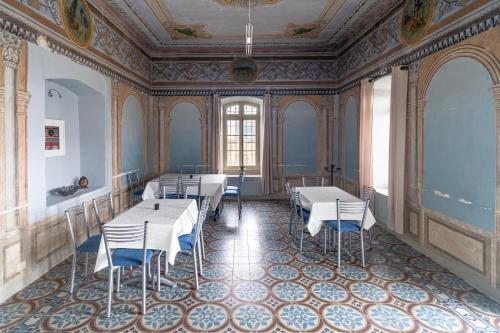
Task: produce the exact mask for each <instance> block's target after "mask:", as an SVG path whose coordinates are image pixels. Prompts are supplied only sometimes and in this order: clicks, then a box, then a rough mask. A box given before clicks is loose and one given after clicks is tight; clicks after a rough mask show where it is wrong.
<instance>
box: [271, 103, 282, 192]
mask: <svg viewBox="0 0 500 333" xmlns="http://www.w3.org/2000/svg"><path fill="white" fill-rule="evenodd" d="M279 111H280V96H279V95H271V115H272V122H273V127H272V129H273V130H272V134H271V135H272V140H271V142H272V145H273V146H272V147H271V148H272V151H273V159H272V166H273V168H274V171H275V174H276V176H274V175H273V192H274V193H279V192H281V191H282V189H281V188H280V184H281V183H282V180H281V176H282V175H283V168H282V167H281V166H279V164H280V162H279V158H278V156H279V155H278V154H279V150H278V146H279V142H278V136H279V133H280V130H279V127H280V126H283V124H282V123H280V122H279V120H278V114H279ZM281 164H283V163H281ZM274 179H277V180H278V181H274Z"/></svg>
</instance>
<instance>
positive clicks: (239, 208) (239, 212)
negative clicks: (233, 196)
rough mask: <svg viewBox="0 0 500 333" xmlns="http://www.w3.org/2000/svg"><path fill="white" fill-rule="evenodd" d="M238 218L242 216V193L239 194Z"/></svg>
mask: <svg viewBox="0 0 500 333" xmlns="http://www.w3.org/2000/svg"><path fill="white" fill-rule="evenodd" d="M238 218H239V219H240V218H241V202H240V195H239V194H238Z"/></svg>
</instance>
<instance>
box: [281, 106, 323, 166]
mask: <svg viewBox="0 0 500 333" xmlns="http://www.w3.org/2000/svg"><path fill="white" fill-rule="evenodd" d="M283 164H284V165H285V166H284V167H283V170H284V173H285V175H291V174H316V173H317V172H318V118H317V114H316V110H315V109H314V107H313V106H312V105H311V104H310V103H309V102H306V101H295V102H292V103H290V104H289V105H288V106H287V107H286V109H285V111H284V118H283Z"/></svg>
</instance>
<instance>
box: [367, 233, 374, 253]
mask: <svg viewBox="0 0 500 333" xmlns="http://www.w3.org/2000/svg"><path fill="white" fill-rule="evenodd" d="M368 242H369V243H370V250H371V249H373V243H372V229H369V230H368Z"/></svg>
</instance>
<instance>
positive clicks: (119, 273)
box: [116, 267, 122, 293]
mask: <svg viewBox="0 0 500 333" xmlns="http://www.w3.org/2000/svg"><path fill="white" fill-rule="evenodd" d="M121 272H122V270H121V267H120V268H118V269H117V270H116V292H117V293H119V292H120V285H121Z"/></svg>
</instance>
